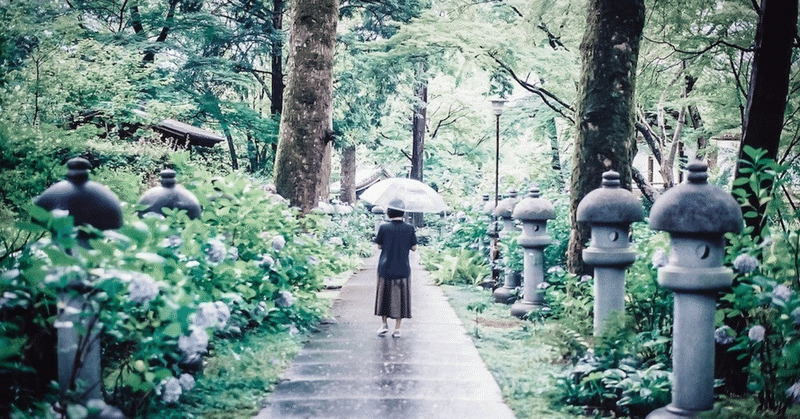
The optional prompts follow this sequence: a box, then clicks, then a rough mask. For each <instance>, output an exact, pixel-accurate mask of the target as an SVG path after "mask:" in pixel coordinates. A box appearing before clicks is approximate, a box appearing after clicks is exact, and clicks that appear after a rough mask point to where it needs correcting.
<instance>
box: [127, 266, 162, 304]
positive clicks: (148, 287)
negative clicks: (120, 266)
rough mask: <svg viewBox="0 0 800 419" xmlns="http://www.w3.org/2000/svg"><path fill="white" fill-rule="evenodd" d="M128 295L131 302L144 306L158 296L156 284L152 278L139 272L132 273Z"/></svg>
mask: <svg viewBox="0 0 800 419" xmlns="http://www.w3.org/2000/svg"><path fill="white" fill-rule="evenodd" d="M128 295H129V296H130V299H131V301H133V302H136V303H139V304H144V303H146V302H148V301H150V300H152V299H153V298H156V296H157V295H158V284H157V283H156V280H155V279H153V277H152V276H150V275H147V274H145V273H141V272H132V277H131V280H130V283H129V284H128Z"/></svg>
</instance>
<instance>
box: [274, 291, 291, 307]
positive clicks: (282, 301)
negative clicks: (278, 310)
mask: <svg viewBox="0 0 800 419" xmlns="http://www.w3.org/2000/svg"><path fill="white" fill-rule="evenodd" d="M280 294H281V295H280V296H279V297H278V298H276V299H275V305H277V306H278V307H284V308H286V307H291V306H292V304H294V295H292V293H291V292H289V291H281V292H280Z"/></svg>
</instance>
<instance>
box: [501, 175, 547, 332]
mask: <svg viewBox="0 0 800 419" xmlns="http://www.w3.org/2000/svg"><path fill="white" fill-rule="evenodd" d="M513 215H514V218H515V219H517V220H520V221H522V234H520V236H519V237H518V238H517V243H519V245H520V246H521V247H522V248H524V249H525V254H524V257H523V263H524V271H523V279H522V284H523V290H522V299H521V300H517V302H515V303H514V305H512V306H511V314H512V315H514V316H516V317H524V316H525V315H527V314H528V313H529V312H531V311H533V310H537V309H540V308H542V307H544V298H542V295H541V292H540V290H539V285H540V284H542V283H543V282H544V248H545V247H547V246H548V245H549V244H550V243H551V242H552V240H550V237H548V236H547V220H552V219H554V218H556V210H555V208H553V204H552V203H550V201H548V200H546V199H544V198H540V197H539V189H538V188H536V187H531V189H530V191H529V193H528V195H527V196H526V197H525V199H523V200H522V201H520V202H519V204H517V206H516V207H515V208H514V214H513Z"/></svg>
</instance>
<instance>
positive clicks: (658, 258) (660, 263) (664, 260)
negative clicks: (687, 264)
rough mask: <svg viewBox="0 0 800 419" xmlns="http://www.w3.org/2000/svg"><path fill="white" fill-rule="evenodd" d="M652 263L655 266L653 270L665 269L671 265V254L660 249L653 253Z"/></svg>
mask: <svg viewBox="0 0 800 419" xmlns="http://www.w3.org/2000/svg"><path fill="white" fill-rule="evenodd" d="M650 262H651V263H652V264H653V269H658V268H663V267H665V266H667V264H668V263H669V254H667V252H666V251H665V250H664V249H662V248H658V249H656V251H655V252H653V257H652V258H651V259H650Z"/></svg>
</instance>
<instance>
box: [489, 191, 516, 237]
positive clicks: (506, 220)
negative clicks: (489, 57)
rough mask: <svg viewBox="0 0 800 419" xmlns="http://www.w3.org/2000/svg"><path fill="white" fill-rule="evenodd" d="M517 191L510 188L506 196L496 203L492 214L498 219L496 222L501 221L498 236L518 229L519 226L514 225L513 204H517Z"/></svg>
mask: <svg viewBox="0 0 800 419" xmlns="http://www.w3.org/2000/svg"><path fill="white" fill-rule="evenodd" d="M517 201H518V200H517V191H516V190H511V191H509V193H508V197H507V198H504V199H503V200H502V201H500V202H498V203H497V208H495V209H494V212H493V215H494V216H495V217H496V218H497V219H498V222H502V223H503V229H502V230H500V232H499V237H500V238H503V237H506V236H507V235H508V233H510V232H512V231H519V228H517V226H515V225H514V218H513V213H514V206H516V205H517Z"/></svg>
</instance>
